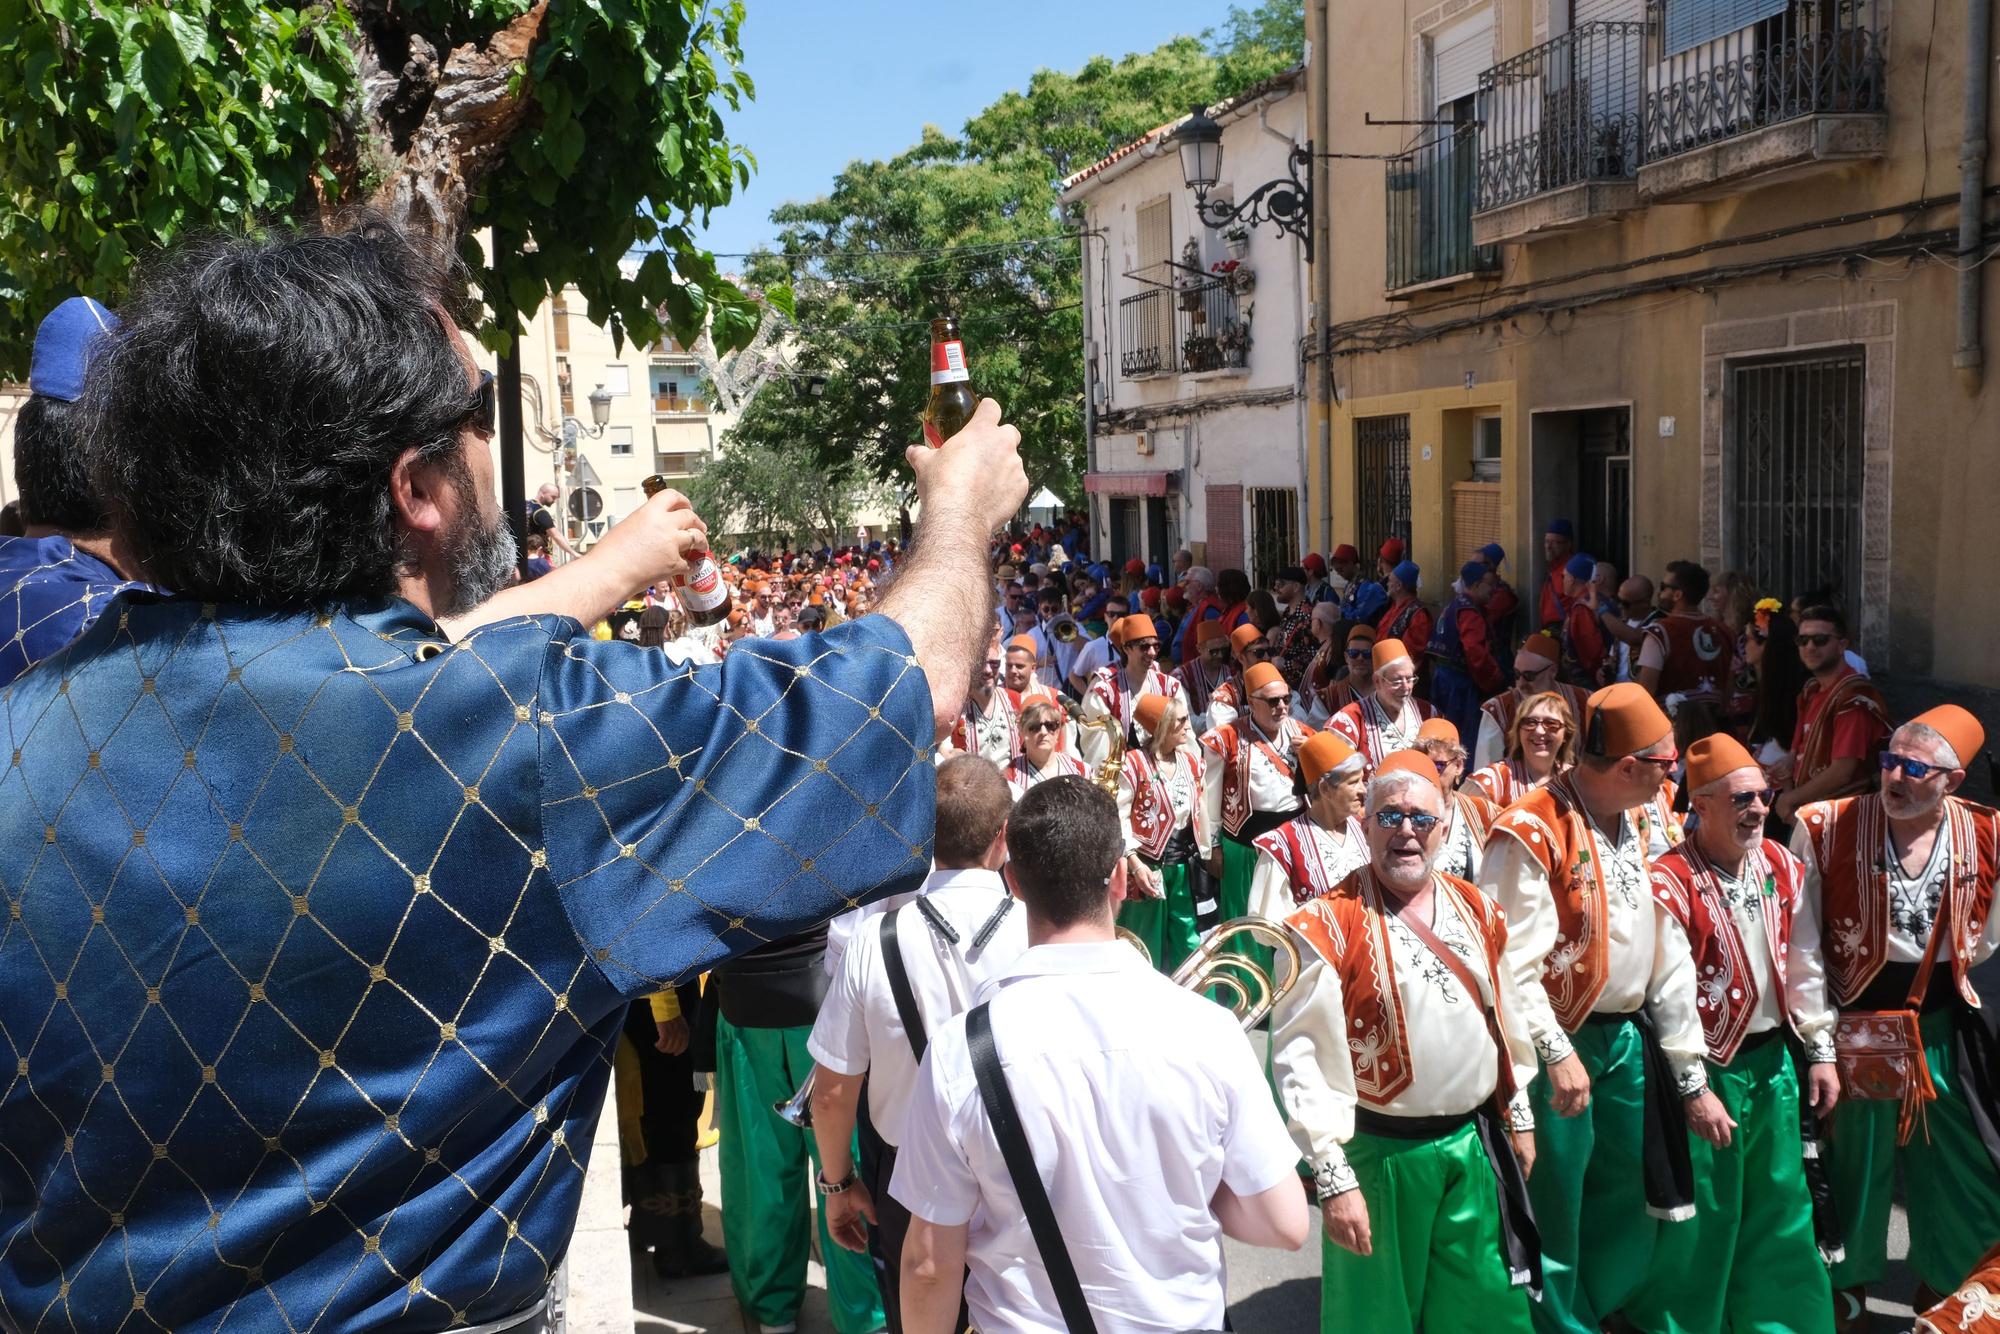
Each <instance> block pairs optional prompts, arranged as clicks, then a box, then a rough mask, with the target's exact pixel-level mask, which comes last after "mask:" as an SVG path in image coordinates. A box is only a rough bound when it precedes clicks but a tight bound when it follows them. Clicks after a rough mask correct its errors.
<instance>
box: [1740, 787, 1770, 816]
mask: <svg viewBox="0 0 2000 1334" xmlns="http://www.w3.org/2000/svg"><path fill="white" fill-rule="evenodd" d="M1777 799H1778V789H1776V788H1774V787H1766V788H1754V789H1752V790H1751V791H1749V792H1732V793H1730V794H1729V804H1730V805H1732V806H1734V807H1735V808H1736V809H1737V810H1739V811H1747V810H1749V809H1750V807H1751V806H1752V805H1757V806H1762V807H1764V808H1765V809H1766V810H1769V809H1770V808H1771V803H1773V802H1775V801H1776V800H1777Z"/></svg>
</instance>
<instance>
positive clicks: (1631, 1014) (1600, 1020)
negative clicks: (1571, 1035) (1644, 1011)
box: [1583, 1010, 1639, 1028]
mask: <svg viewBox="0 0 2000 1334" xmlns="http://www.w3.org/2000/svg"><path fill="white" fill-rule="evenodd" d="M1638 1017H1639V1012H1638V1011H1637V1010H1627V1011H1625V1013H1623V1014H1609V1013H1606V1012H1605V1011H1603V1010H1592V1011H1591V1012H1590V1014H1589V1016H1588V1017H1587V1018H1585V1019H1584V1021H1583V1026H1584V1027H1585V1028H1610V1027H1613V1026H1615V1025H1617V1024H1629V1023H1631V1022H1632V1021H1633V1020H1635V1019H1637V1018H1638Z"/></svg>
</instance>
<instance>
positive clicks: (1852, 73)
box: [1641, 0, 1885, 161]
mask: <svg viewBox="0 0 2000 1334" xmlns="http://www.w3.org/2000/svg"><path fill="white" fill-rule="evenodd" d="M1880 9H1881V5H1880V4H1879V3H1878V0H1792V3H1790V4H1788V5H1786V6H1785V7H1784V8H1783V9H1780V10H1778V12H1776V13H1775V14H1773V15H1771V16H1770V17H1768V18H1764V19H1760V20H1759V21H1757V22H1755V23H1752V24H1750V25H1749V26H1748V27H1744V28H1738V29H1736V30H1735V31H1733V32H1726V33H1720V34H1709V33H1707V32H1704V31H1703V30H1701V29H1700V28H1699V27H1697V26H1695V25H1694V23H1693V22H1692V20H1688V19H1682V18H1681V17H1680V16H1679V15H1678V14H1677V13H1676V10H1675V8H1674V6H1673V5H1671V4H1668V5H1667V6H1666V7H1665V9H1664V12H1663V11H1662V6H1661V0H1652V10H1653V15H1654V18H1655V20H1656V22H1657V23H1658V28H1659V33H1660V39H1661V51H1662V55H1661V58H1660V60H1659V61H1658V63H1657V64H1654V65H1652V66H1650V67H1649V68H1648V69H1647V71H1646V85H1645V94H1644V98H1643V103H1642V112H1641V114H1642V122H1643V128H1642V133H1643V136H1644V138H1643V143H1642V146H1641V147H1642V151H1643V153H1644V156H1645V158H1646V160H1647V161H1653V160H1656V159H1659V158H1664V157H1669V156H1671V155H1673V154H1675V153H1684V152H1687V151H1689V150H1690V149H1696V148H1701V147H1704V146H1705V145H1708V144H1712V143H1715V142H1717V141H1718V140H1722V139H1728V138H1732V137H1734V136H1736V135H1741V134H1749V133H1751V132H1752V131H1754V130H1759V129H1762V128H1764V127H1765V126H1767V125H1777V124H1780V123H1782V122H1784V121H1788V120H1795V119H1797V118H1799V117H1802V116H1816V115H1830V114H1839V113H1865V112H1880V111H1883V110H1884V109H1885V102H1884V96H1883V92H1884V85H1885V79H1884V77H1883V53H1882V24H1881V14H1880ZM1688 12H1689V13H1690V14H1693V13H1694V12H1695V11H1692V10H1690V11H1688Z"/></svg>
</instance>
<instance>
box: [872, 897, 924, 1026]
mask: <svg viewBox="0 0 2000 1334" xmlns="http://www.w3.org/2000/svg"><path fill="white" fill-rule="evenodd" d="M918 902H919V903H922V902H923V900H921V899H919V900H918ZM902 915H903V910H902V909H900V908H898V909H897V910H896V911H894V912H892V913H890V914H889V915H888V916H886V917H884V918H883V919H882V966H883V968H885V969H887V970H888V973H889V994H890V995H891V996H892V997H894V998H895V1001H896V1017H897V1018H898V1019H901V1020H902V1021H903V1034H904V1036H905V1037H907V1038H909V1040H910V1050H911V1051H912V1052H914V1053H916V1057H917V1063H918V1064H920V1065H921V1064H922V1063H923V1059H924V1048H925V1047H926V1046H927V1045H928V1044H929V1042H930V1037H929V1035H928V1034H926V1033H925V1032H924V1012H923V1011H922V1010H919V1009H918V1008H917V993H916V992H915V991H914V990H912V989H911V987H910V970H909V969H908V968H906V967H904V966H903V946H902V942H900V941H899V940H897V939H896V919H897V918H899V917H901V916H902Z"/></svg>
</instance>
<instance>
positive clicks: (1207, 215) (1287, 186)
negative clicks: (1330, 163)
mask: <svg viewBox="0 0 2000 1334" xmlns="http://www.w3.org/2000/svg"><path fill="white" fill-rule="evenodd" d="M1172 138H1173V142H1174V146H1175V147H1176V148H1177V149H1179V150H1180V157H1181V177H1182V179H1183V180H1185V181H1186V182H1187V187H1188V189H1190V190H1192V191H1194V212H1195V216H1196V217H1198V218H1200V219H1201V221H1202V224H1203V225H1204V226H1206V227H1209V228H1210V229H1220V228H1223V227H1227V226H1228V225H1229V224H1231V223H1235V222H1240V223H1243V224H1245V225H1247V226H1251V227H1254V226H1256V225H1257V224H1258V223H1260V222H1266V221H1268V222H1271V223H1274V224H1275V225H1276V226H1277V228H1278V230H1279V231H1281V232H1290V233H1291V234H1292V235H1293V236H1296V237H1298V238H1299V241H1300V242H1301V243H1302V244H1303V245H1304V246H1305V251H1306V263H1308V264H1310V263H1312V262H1313V237H1312V160H1313V157H1312V141H1311V140H1307V141H1306V143H1305V144H1304V145H1299V144H1293V145H1292V151H1291V153H1290V155H1289V156H1288V157H1287V159H1286V168H1287V170H1288V172H1289V179H1279V180H1273V181H1266V182H1264V184H1262V185H1260V186H1258V187H1257V188H1256V189H1255V190H1252V191H1251V192H1250V195H1249V197H1248V198H1247V199H1245V200H1244V201H1243V202H1242V203H1240V204H1230V203H1229V202H1228V201H1226V200H1221V199H1213V200H1212V199H1210V198H1209V197H1208V192H1209V191H1210V190H1213V189H1214V188H1215V185H1216V182H1218V181H1220V180H1221V179H1222V126H1221V125H1219V124H1217V123H1216V121H1215V119H1214V117H1212V116H1210V115H1209V114H1208V111H1207V109H1206V108H1204V107H1202V106H1199V105H1197V106H1196V107H1195V109H1194V114H1193V115H1192V116H1189V117H1188V118H1187V119H1186V120H1185V121H1183V122H1181V126H1180V128H1179V129H1177V130H1175V131H1174V133H1173V136H1172ZM1300 167H1304V168H1305V177H1304V179H1300V177H1299V168H1300Z"/></svg>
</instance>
